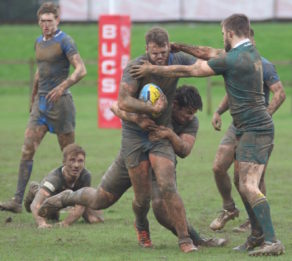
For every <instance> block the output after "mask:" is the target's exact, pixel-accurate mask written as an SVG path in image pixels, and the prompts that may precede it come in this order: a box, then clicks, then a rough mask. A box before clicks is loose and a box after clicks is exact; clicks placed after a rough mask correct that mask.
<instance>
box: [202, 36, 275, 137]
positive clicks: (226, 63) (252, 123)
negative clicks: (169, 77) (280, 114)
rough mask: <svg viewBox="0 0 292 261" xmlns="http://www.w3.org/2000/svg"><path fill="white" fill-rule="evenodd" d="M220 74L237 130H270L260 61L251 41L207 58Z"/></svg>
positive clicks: (271, 128) (271, 125) (270, 124)
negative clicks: (216, 56)
mask: <svg viewBox="0 0 292 261" xmlns="http://www.w3.org/2000/svg"><path fill="white" fill-rule="evenodd" d="M208 65H209V66H210V67H211V68H212V69H213V71H214V72H215V73H216V74H218V75H219V74H220V75H222V76H223V78H224V81H225V88H226V92H227V95H228V102H229V109H230V113H231V116H232V118H233V124H234V126H235V127H236V129H237V130H238V131H239V132H245V131H272V130H273V122H272V118H271V116H270V115H269V114H268V112H267V109H266V107H265V99H264V91H263V72H262V62H261V57H260V55H259V53H258V52H257V50H256V48H255V47H254V46H253V45H252V44H251V42H249V41H248V42H245V43H242V44H240V45H239V46H237V47H236V48H233V49H231V50H230V51H229V52H227V53H226V54H224V55H222V56H220V57H218V58H214V59H211V60H209V61H208Z"/></svg>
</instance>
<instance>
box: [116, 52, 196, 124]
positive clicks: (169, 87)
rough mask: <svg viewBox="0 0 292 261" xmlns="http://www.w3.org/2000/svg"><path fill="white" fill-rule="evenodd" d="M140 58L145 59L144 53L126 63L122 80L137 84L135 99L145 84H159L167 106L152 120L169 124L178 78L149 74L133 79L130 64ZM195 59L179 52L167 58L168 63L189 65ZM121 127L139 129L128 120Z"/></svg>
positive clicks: (138, 60)
mask: <svg viewBox="0 0 292 261" xmlns="http://www.w3.org/2000/svg"><path fill="white" fill-rule="evenodd" d="M142 60H147V58H146V56H145V55H143V56H140V57H138V58H136V59H135V60H133V61H131V62H130V63H129V64H128V65H127V67H126V68H125V70H124V72H123V77H122V82H126V83H128V84H131V85H135V86H137V93H136V97H135V98H137V99H138V96H139V93H140V91H141V89H142V88H143V86H144V85H145V84H147V83H154V84H156V85H157V86H159V87H160V88H161V90H162V91H163V93H164V94H165V96H166V98H167V101H168V106H167V108H166V110H165V111H164V112H163V113H162V115H161V116H159V117H158V118H155V119H154V120H155V122H156V123H157V124H158V125H164V126H170V125H171V108H172V102H173V99H174V95H175V90H176V87H177V82H178V80H179V78H167V77H162V76H154V75H149V76H146V77H143V78H142V79H138V80H135V79H134V78H132V77H131V75H130V73H129V71H130V69H131V66H133V65H136V64H140V63H141V61H142ZM195 61H196V58H195V57H193V56H190V55H188V54H184V53H181V52H179V53H170V55H169V59H168V65H178V64H180V65H191V64H193V63H195ZM123 127H125V128H130V129H140V128H139V127H138V125H136V124H135V123H131V122H128V121H123Z"/></svg>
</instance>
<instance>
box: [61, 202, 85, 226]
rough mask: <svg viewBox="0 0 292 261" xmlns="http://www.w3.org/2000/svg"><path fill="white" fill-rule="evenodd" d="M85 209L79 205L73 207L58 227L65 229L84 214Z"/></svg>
mask: <svg viewBox="0 0 292 261" xmlns="http://www.w3.org/2000/svg"><path fill="white" fill-rule="evenodd" d="M84 210H85V207H84V206H81V205H75V206H74V207H73V208H71V209H70V210H69V213H68V216H67V217H66V218H65V219H64V220H63V221H62V222H60V223H59V224H60V226H62V227H67V226H70V225H71V224H73V223H74V222H75V221H77V220H78V219H79V218H80V217H81V216H82V215H83V213H84Z"/></svg>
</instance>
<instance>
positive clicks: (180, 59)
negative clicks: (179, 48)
mask: <svg viewBox="0 0 292 261" xmlns="http://www.w3.org/2000/svg"><path fill="white" fill-rule="evenodd" d="M188 60H189V61H190V63H194V62H195V61H196V60H197V58H196V57H195V56H192V55H190V54H187V53H184V52H177V53H170V54H169V61H168V64H169V65H172V64H181V63H185V61H188Z"/></svg>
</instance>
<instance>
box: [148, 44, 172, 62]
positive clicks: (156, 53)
mask: <svg viewBox="0 0 292 261" xmlns="http://www.w3.org/2000/svg"><path fill="white" fill-rule="evenodd" d="M169 51H170V46H169V44H168V43H166V44H165V45H164V46H162V47H161V46H158V45H157V44H156V43H153V42H150V43H148V45H147V46H146V54H147V56H148V60H149V62H151V63H152V64H155V65H166V64H167V63H168V56H169Z"/></svg>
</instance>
